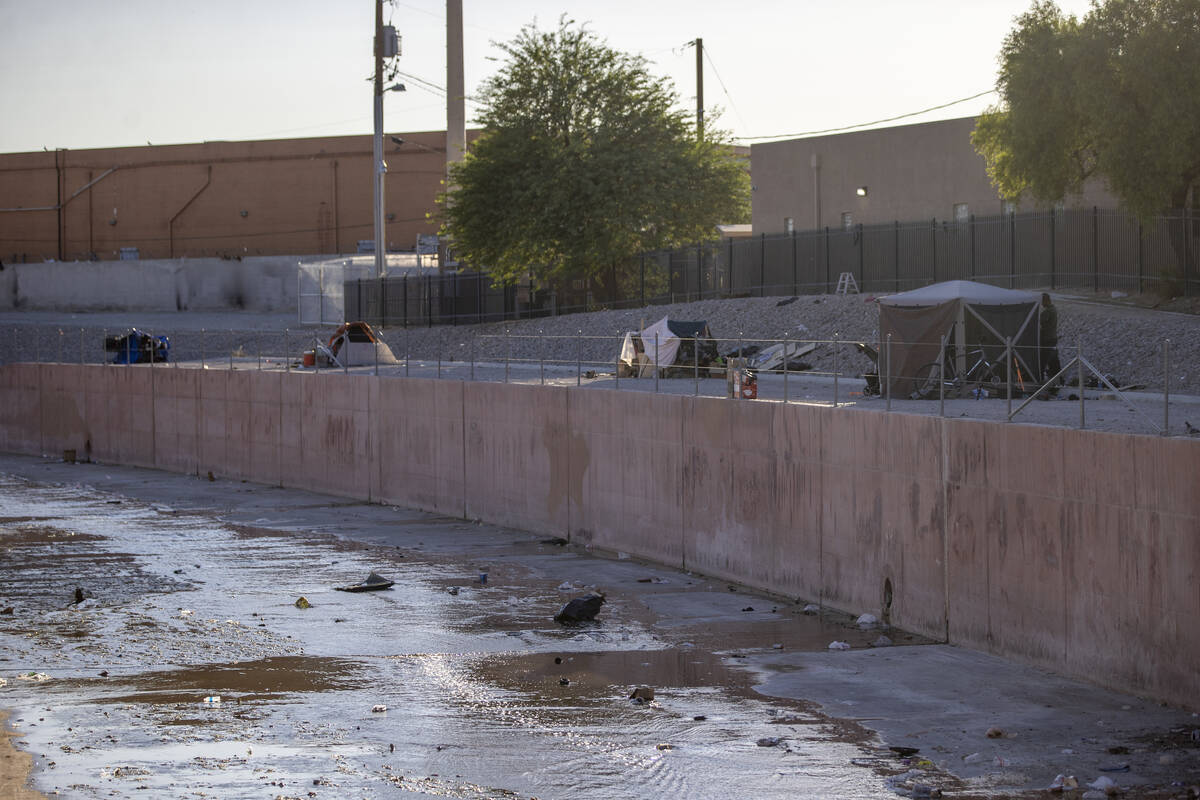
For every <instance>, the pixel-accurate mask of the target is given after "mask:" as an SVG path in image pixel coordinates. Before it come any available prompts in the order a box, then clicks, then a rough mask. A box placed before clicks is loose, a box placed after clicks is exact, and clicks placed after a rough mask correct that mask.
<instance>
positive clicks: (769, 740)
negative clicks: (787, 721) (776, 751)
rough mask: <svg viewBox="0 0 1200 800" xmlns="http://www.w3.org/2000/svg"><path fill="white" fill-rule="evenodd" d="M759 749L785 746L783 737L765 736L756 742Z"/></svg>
mask: <svg viewBox="0 0 1200 800" xmlns="http://www.w3.org/2000/svg"><path fill="white" fill-rule="evenodd" d="M755 744H756V745H758V746H759V747H778V746H779V745H781V744H783V737H782V736H764V737H763V738H761V739H759V740H758V741H757V742H755Z"/></svg>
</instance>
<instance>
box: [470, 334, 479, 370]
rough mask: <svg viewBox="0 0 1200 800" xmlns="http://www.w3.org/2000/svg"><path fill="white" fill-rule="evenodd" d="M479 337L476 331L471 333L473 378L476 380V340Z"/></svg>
mask: <svg viewBox="0 0 1200 800" xmlns="http://www.w3.org/2000/svg"><path fill="white" fill-rule="evenodd" d="M478 338H479V335H478V334H476V333H472V334H471V380H472V381H474V380H475V342H476V340H477V339H478Z"/></svg>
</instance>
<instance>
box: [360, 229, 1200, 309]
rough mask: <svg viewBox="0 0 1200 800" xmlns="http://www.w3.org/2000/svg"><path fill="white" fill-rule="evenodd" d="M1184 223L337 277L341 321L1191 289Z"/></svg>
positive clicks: (777, 244)
mask: <svg viewBox="0 0 1200 800" xmlns="http://www.w3.org/2000/svg"><path fill="white" fill-rule="evenodd" d="M1196 227H1197V219H1196V218H1195V217H1194V216H1190V215H1189V214H1188V213H1187V212H1179V213H1176V214H1172V215H1165V216H1161V217H1158V218H1155V219H1154V220H1152V221H1150V222H1148V223H1142V222H1139V221H1138V220H1137V218H1135V217H1133V216H1130V215H1128V214H1125V213H1124V212H1121V211H1115V210H1110V209H1100V208H1092V209H1071V210H1056V211H1044V212H1033V213H1024V214H1004V215H999V216H993V217H976V216H974V215H972V216H970V217H969V218H967V219H964V220H961V221H946V220H931V221H927V222H892V223H886V224H879V225H863V224H858V225H854V226H852V227H848V228H824V229H821V230H810V231H797V232H794V233H791V234H770V235H769V234H760V235H758V236H754V237H750V238H745V239H727V240H724V241H722V242H717V243H707V244H700V245H694V246H691V247H684V248H680V249H678V250H669V251H658V252H653V253H645V254H643V255H642V256H641V257H640V258H639V259H637V260H636V262H635V263H633V264H630V265H627V266H626V268H625V270H624V271H623V272H622V274H621V278H622V279H621V280H618V281H617V288H616V289H615V290H614V289H612V288H611V287H609V288H607V289H605V290H604V291H603V293H602V294H601V293H600V292H599V291H597V292H596V293H593V292H591V291H589V290H588V287H587V286H586V285H585V284H582V282H575V284H576V285H574V286H573V287H571V289H569V290H567V291H564V292H563V293H561V294H560V293H555V292H551V291H548V290H542V289H537V288H535V287H534V286H532V285H530V286H508V287H496V286H492V285H491V280H490V278H489V277H488V276H487V275H486V274H485V273H478V272H460V273H447V274H439V275H424V276H419V277H418V276H413V277H396V278H384V279H367V280H358V281H348V282H347V283H346V287H345V302H346V305H345V308H346V319H361V320H365V321H367V322H370V323H373V324H376V325H385V326H387V325H404V326H409V325H451V324H471V323H476V322H494V321H499V320H503V319H520V318H527V317H534V316H547V315H551V314H565V313H571V312H577V311H594V310H598V309H601V308H630V307H634V308H638V307H642V306H646V305H663V304H666V303H679V302H690V301H694V300H703V299H710V298H722V297H742V296H778V295H785V296H790V295H798V294H824V293H830V292H833V291H834V290H835V288H836V287H837V284H838V280H839V278H840V277H841V276H842V275H843V274H844V273H849V275H851V276H853V278H854V281H855V284H856V285H857V287H858V289H859V291H861V292H875V293H885V292H899V291H905V290H908V289H914V288H917V287H919V286H925V285H928V284H931V283H937V282H939V281H945V280H956V279H962V280H974V281H980V282H982V283H989V284H992V285H995V286H1002V287H1006V288H1014V289H1040V288H1045V287H1048V288H1050V289H1052V290H1053V289H1075V290H1087V291H1095V292H1107V291H1122V292H1127V293H1142V292H1147V291H1155V292H1159V293H1161V294H1164V295H1192V294H1197V293H1200V267H1198V265H1197V262H1198V261H1200V254H1198V253H1197V248H1198V245H1200V243H1198V241H1197V238H1196V235H1195V231H1196Z"/></svg>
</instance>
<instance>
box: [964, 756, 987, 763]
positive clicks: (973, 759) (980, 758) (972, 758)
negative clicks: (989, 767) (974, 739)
mask: <svg viewBox="0 0 1200 800" xmlns="http://www.w3.org/2000/svg"><path fill="white" fill-rule="evenodd" d="M980 761H983V755H982V754H981V753H971V755H969V756H963V763H964V764H978V763H979V762H980Z"/></svg>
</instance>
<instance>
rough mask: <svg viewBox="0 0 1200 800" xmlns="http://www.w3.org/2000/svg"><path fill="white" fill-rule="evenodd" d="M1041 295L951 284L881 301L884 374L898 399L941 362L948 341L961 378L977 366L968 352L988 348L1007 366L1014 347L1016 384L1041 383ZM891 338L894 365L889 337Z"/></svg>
mask: <svg viewBox="0 0 1200 800" xmlns="http://www.w3.org/2000/svg"><path fill="white" fill-rule="evenodd" d="M1039 299H1040V298H1039V296H1038V295H1037V294H1035V293H1033V292H1022V291H1017V290H1014V289H999V288H997V287H995V286H988V285H987V284H984V283H975V282H974V281H945V282H944V283H935V284H933V285H932V286H925V287H923V288H920V289H914V290H913V291H911V292H902V293H901V294H894V295H890V296H888V297H881V298H879V345H880V347H879V370H880V375H883V374H885V371H886V374H888V375H889V376H890V379H889V386H890V390H891V393H892V395H893V396H899V397H907V396H910V395H911V394H912V393H913V392H914V391H915V389H916V386H915V383H916V382H917V381H918V380H919V373H920V372H921V369H922V367H924V366H925V365H928V364H930V363H932V362H937V360H938V353H939V351H940V348H941V343H942V337H943V336H945V337H946V345H947V358H948V359H953V362H954V363H953V364H952V368H953V369H954V370H955V371H956V372H957V374H959V375H963V374H965V373H966V371H967V369H968V368H969V367H970V366H971V363H968V354H969V353H971V352H974V351H977V350H982V351H983V355H984V356H985V357H986V358H987V359H988V360H989V361H990V362H992V363H994V364H999V365H1003V364H1004V362H1005V343H1006V341H1007V340H1008V339H1011V340H1012V343H1013V356H1014V362H1015V367H1016V369H1015V372H1014V374H1013V383H1014V385H1018V384H1026V385H1028V384H1030V383H1036V382H1037V380H1038V376H1040V375H1041V360H1040V358H1039V355H1040V352H1041V350H1040V347H1039V345H1040V342H1039V340H1038V337H1039V332H1038V315H1039V314H1040V311H1041V305H1040V303H1039ZM889 334H890V335H891V351H890V362H891V365H890V367H889V366H888V363H887V362H888V359H889V354H888V352H889V351H888V345H887V341H888V335H889Z"/></svg>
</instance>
